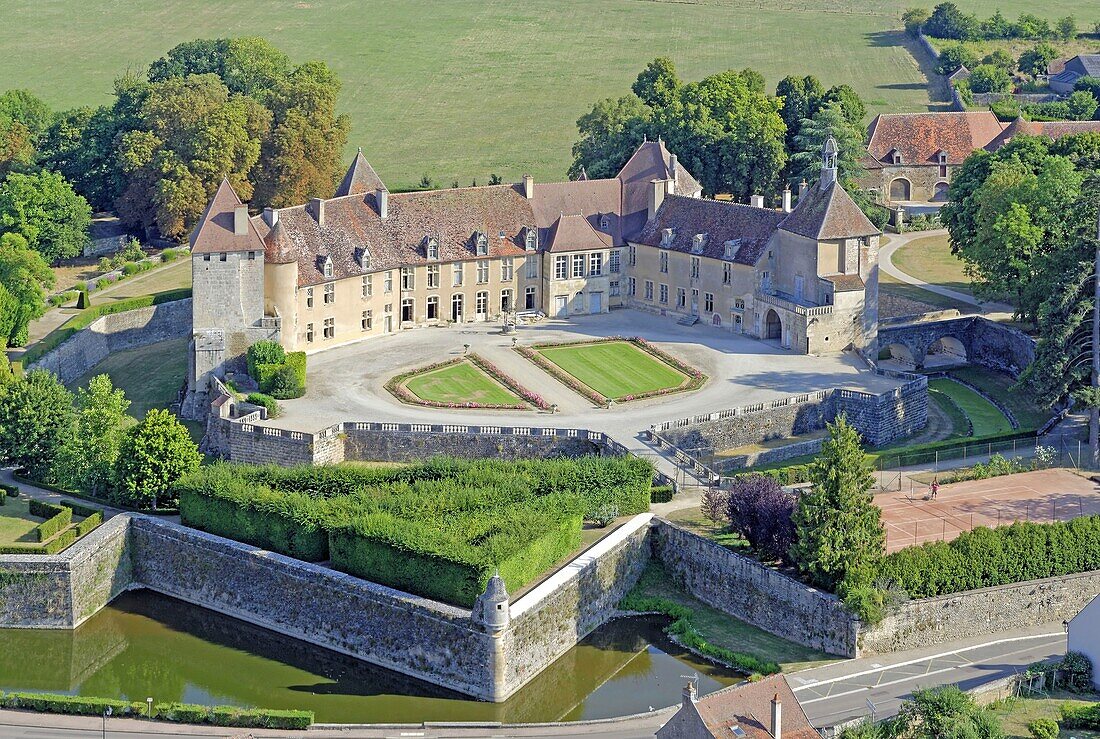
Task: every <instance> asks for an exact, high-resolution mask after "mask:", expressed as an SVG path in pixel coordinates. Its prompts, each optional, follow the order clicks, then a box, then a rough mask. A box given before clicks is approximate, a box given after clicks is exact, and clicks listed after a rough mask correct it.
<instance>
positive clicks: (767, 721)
mask: <svg viewBox="0 0 1100 739" xmlns="http://www.w3.org/2000/svg"><path fill="white" fill-rule="evenodd" d="M712 737H713V738H720V739H820V737H821V735H820V734H819V733H818V731H817V729H815V728H814V727H813V725H812V724H811V723H810V720H809V719H808V718H806V713H805V712H804V711H803V710H802V707H801V706H800V705H799V704H798V699H796V698H795V697H794V692H793V691H792V690H791V687H790V685H788V684H787V679H786V678H785V677H783V676H782V675H772V676H771V677H766V678H764V679H762V680H759V681H757V682H755V683H752V682H746V683H741V684H740V685H734V686H732V687H729V688H726V689H724V690H719V691H718V692H716V693H711V694H710V695H708V696H706V697H704V698H700V697H698V696H697V695H696V693H695V683H694V682H688V684H687V685H686V686H685V687H684V693H683V702H682V703H681V704H680V710H679V711H677V712H676V713H675V714H674V715H673V716H672V718H670V719H669V720H668V723H666V724H665V725H664V726H662V727H661V728H660V729H658V730H657V739H712Z"/></svg>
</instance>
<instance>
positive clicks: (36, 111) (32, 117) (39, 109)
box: [0, 90, 53, 142]
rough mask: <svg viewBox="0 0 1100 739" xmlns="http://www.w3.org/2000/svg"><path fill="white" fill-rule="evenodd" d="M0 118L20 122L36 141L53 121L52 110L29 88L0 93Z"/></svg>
mask: <svg viewBox="0 0 1100 739" xmlns="http://www.w3.org/2000/svg"><path fill="white" fill-rule="evenodd" d="M0 118H10V119H11V120H13V121H18V122H19V123H22V124H23V126H25V127H26V129H27V131H28V132H29V133H30V135H31V137H32V141H34V142H37V141H38V137H39V136H41V135H42V134H43V133H44V132H45V130H46V129H47V128H48V127H49V125H50V123H51V122H52V121H53V111H51V110H50V107H49V106H48V105H46V103H45V102H43V101H42V99H41V98H39V97H37V96H36V95H35V94H34V93H32V92H31V91H30V90H8V91H7V92H5V93H4V94H3V95H0Z"/></svg>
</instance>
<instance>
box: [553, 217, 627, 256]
mask: <svg viewBox="0 0 1100 739" xmlns="http://www.w3.org/2000/svg"><path fill="white" fill-rule="evenodd" d="M543 245H544V246H545V248H546V250H547V251H551V252H566V251H595V250H599V249H610V248H611V247H612V246H614V245H615V242H614V241H613V240H612V238H611V236H610V235H609V234H606V233H604V232H602V231H599V230H597V229H595V228H593V226H592V224H591V223H590V222H589V221H588V219H587V218H585V217H584V216H582V215H580V214H575V215H569V214H565V215H563V216H561V217H559V218H558V220H557V221H555V222H554V225H553V226H552V227H551V228H550V229H549V233H548V236H547V239H546V241H545V242H544V244H543Z"/></svg>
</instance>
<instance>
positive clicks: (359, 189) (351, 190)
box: [333, 148, 386, 198]
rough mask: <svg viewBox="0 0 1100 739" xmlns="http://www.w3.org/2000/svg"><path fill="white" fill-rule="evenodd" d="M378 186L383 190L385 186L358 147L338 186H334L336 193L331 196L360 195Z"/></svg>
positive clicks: (372, 190)
mask: <svg viewBox="0 0 1100 739" xmlns="http://www.w3.org/2000/svg"><path fill="white" fill-rule="evenodd" d="M378 188H382V189H383V190H385V189H386V186H385V185H384V184H383V183H382V178H381V177H379V176H378V173H377V172H375V171H374V167H372V166H370V162H368V161H367V158H366V157H365V156H363V149H362V148H360V149H359V151H358V153H356V155H355V159H353V160H352V162H351V166H350V167H348V171H347V174H345V175H344V180H343V181H342V182H341V183H340V187H338V188H336V194H335V195H333V197H334V198H342V197H344V196H345V195H361V194H364V193H368V192H374V191H375V190H377V189H378Z"/></svg>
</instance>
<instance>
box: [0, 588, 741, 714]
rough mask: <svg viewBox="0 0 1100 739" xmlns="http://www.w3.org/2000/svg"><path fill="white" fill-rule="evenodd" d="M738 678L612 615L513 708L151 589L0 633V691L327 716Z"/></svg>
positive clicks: (665, 692) (705, 687)
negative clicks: (68, 620) (65, 627)
mask: <svg viewBox="0 0 1100 739" xmlns="http://www.w3.org/2000/svg"><path fill="white" fill-rule="evenodd" d="M695 672H697V673H698V674H699V689H700V692H704V693H706V692H711V691H714V690H717V689H718V688H720V687H722V686H724V685H729V684H731V683H733V682H736V681H737V679H738V677H737V675H735V674H734V673H731V672H727V671H723V670H718V669H716V668H714V667H712V666H709V665H706V664H703V663H701V662H699V661H697V660H694V659H693V658H691V657H690V656H688V655H685V654H683V652H682V650H680V649H679V648H677V647H676V646H675V645H673V644H672V643H671V642H669V640H668V639H667V638H666V637H665V636H664V634H663V633H662V631H661V622H659V621H657V620H654V619H646V618H636V619H626V620H620V621H614V622H611V623H609V624H606V625H605V626H603V627H602V628H600V629H598V630H597V631H596V632H595V633H593V634H592V635H591V636H589V637H588V638H587V639H585V640H584V641H583V642H581V643H580V644H578V645H577V646H576V647H574V648H573V649H571V650H570V651H569V652H568V653H566V654H565V655H563V656H562V657H561V658H560V659H559V660H558V661H557V662H555V663H554V664H553V665H551V666H550V667H548V668H547V669H546V670H544V671H543V672H542V673H541V674H540V675H539V676H538V677H537V678H536V679H535V680H534V681H533V682H531V683H530V684H529V685H527V686H525V687H524V688H523V690H521V691H520V692H519V693H517V694H516V695H515V696H513V697H512V698H511V699H509V700H508V701H507V702H505V703H499V704H491V703H481V702H477V701H473V700H470V699H467V698H464V697H463V696H461V695H459V694H457V693H453V692H450V691H446V690H443V689H440V688H439V687H437V686H433V685H430V684H428V683H425V682H422V681H419V680H414V679H412V678H408V677H405V676H403V675H400V674H397V673H394V672H391V671H389V670H385V669H382V668H379V667H374V666H372V665H369V664H366V663H364V662H360V661H358V660H355V659H352V658H350V657H345V656H343V655H340V654H337V653H334V652H330V651H328V650H325V649H321V648H319V647H315V646H312V645H310V644H307V643H305V642H302V641H298V640H296V639H291V638H288V637H285V636H281V635H278V634H274V633H272V632H270V631H267V630H264V629H260V628H257V627H255V626H251V625H249V624H246V623H243V622H241V621H237V620H236V619H232V618H229V617H226V616H222V615H221V614H218V613H214V612H212V611H208V610H205V609H202V608H197V607H195V606H191V605H188V604H186V603H183V602H180V601H177V600H173V599H171V598H166V597H164V596H160V595H156V594H154V593H151V592H149V591H138V592H133V593H126V594H124V595H122V596H120V597H119V598H118V599H116V600H115V601H114V602H113V603H112V604H111V605H110V606H108V607H107V608H105V609H104V610H102V611H100V612H99V613H98V614H96V615H95V616H94V617H93V618H91V619H90V620H89V621H88V622H87V623H85V624H84V625H82V626H81V627H80V628H79V629H76V630H75V631H55V630H38V629H34V630H21V629H0V690H5V691H11V690H25V691H38V692H54V693H69V694H74V695H89V696H102V697H109V698H125V699H128V700H138V701H143V700H145V699H146V698H147V697H152V698H153V700H154V701H156V702H158V703H159V702H168V701H179V702H183V703H203V704H211V705H216V704H221V705H240V706H262V707H265V708H300V709H309V710H312V711H314V713H315V714H316V719H317V721H319V722H340V723H361V722H420V721H444V720H446V721H503V722H529V721H557V720H581V719H594V718H608V717H611V716H620V715H626V714H630V713H637V712H639V711H645V710H647V709H648V708H649V707H650V706H652V707H654V708H659V707H662V706H668V705H672V704H674V703H677V702H679V699H680V689H681V685H682V683H683V680H682V678H681V675H686V674H690V673H695Z"/></svg>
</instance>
